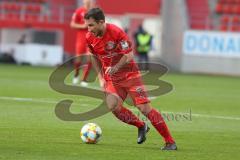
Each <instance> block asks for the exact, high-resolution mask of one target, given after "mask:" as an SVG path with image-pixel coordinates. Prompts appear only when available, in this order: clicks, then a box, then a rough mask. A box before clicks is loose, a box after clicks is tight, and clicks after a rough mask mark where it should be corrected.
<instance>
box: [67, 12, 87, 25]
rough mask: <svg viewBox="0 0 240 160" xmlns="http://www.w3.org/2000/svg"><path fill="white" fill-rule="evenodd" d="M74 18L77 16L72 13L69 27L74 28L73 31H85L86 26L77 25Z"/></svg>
mask: <svg viewBox="0 0 240 160" xmlns="http://www.w3.org/2000/svg"><path fill="white" fill-rule="evenodd" d="M76 18H77V14H76V13H74V14H73V17H72V20H71V23H70V27H72V28H75V29H86V28H87V25H86V24H85V23H84V24H79V23H77V22H76Z"/></svg>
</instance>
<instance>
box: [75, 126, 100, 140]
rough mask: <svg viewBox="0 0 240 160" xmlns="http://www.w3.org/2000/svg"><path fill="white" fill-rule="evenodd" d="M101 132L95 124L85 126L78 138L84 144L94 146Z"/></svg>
mask: <svg viewBox="0 0 240 160" xmlns="http://www.w3.org/2000/svg"><path fill="white" fill-rule="evenodd" d="M101 136H102V130H101V128H100V127H99V126H98V125H97V124H96V123H87V124H85V125H84V126H83V127H82V129H81V132H80V137H81V139H82V141H83V142H84V143H88V144H95V143H97V142H98V141H99V140H100V137H101Z"/></svg>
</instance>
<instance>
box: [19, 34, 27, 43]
mask: <svg viewBox="0 0 240 160" xmlns="http://www.w3.org/2000/svg"><path fill="white" fill-rule="evenodd" d="M26 37H27V36H26V34H23V35H22V36H21V37H20V39H19V40H18V44H25V43H26Z"/></svg>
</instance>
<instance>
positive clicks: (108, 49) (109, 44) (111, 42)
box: [105, 41, 116, 51]
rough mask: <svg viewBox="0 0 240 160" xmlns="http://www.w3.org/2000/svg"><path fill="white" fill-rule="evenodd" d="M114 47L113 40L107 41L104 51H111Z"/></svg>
mask: <svg viewBox="0 0 240 160" xmlns="http://www.w3.org/2000/svg"><path fill="white" fill-rule="evenodd" d="M115 48H116V44H115V43H114V42H113V41H108V42H107V43H106V45H105V50H106V51H112V50H114V49H115Z"/></svg>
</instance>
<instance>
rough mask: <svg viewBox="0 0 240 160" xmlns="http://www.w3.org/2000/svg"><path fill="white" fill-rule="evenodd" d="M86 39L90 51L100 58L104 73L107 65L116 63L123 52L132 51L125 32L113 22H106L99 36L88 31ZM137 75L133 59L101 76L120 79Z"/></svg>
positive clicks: (137, 71)
mask: <svg viewBox="0 0 240 160" xmlns="http://www.w3.org/2000/svg"><path fill="white" fill-rule="evenodd" d="M86 40H87V44H88V46H89V49H90V51H91V52H92V53H93V54H94V55H96V56H97V58H98V59H99V60H100V62H101V65H102V70H103V73H105V70H106V69H107V68H108V67H112V66H114V65H116V64H117V63H118V62H119V60H120V59H121V58H122V56H123V55H124V54H128V53H130V52H131V51H132V46H131V43H130V41H129V38H128V36H127V35H126V33H125V32H124V31H123V30H121V29H120V28H119V27H117V26H115V25H113V24H106V32H105V33H104V35H103V36H102V37H100V38H99V37H95V36H94V35H93V34H92V33H91V32H88V33H87V35H86ZM139 75H140V74H139V70H138V67H137V65H136V63H135V62H134V60H131V61H130V62H129V63H128V64H125V65H124V66H122V67H121V68H120V69H119V70H118V71H117V72H116V73H114V74H113V75H112V76H110V75H108V74H104V75H103V76H104V79H105V80H111V81H119V80H121V81H122V80H128V79H130V78H133V77H138V76H139Z"/></svg>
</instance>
